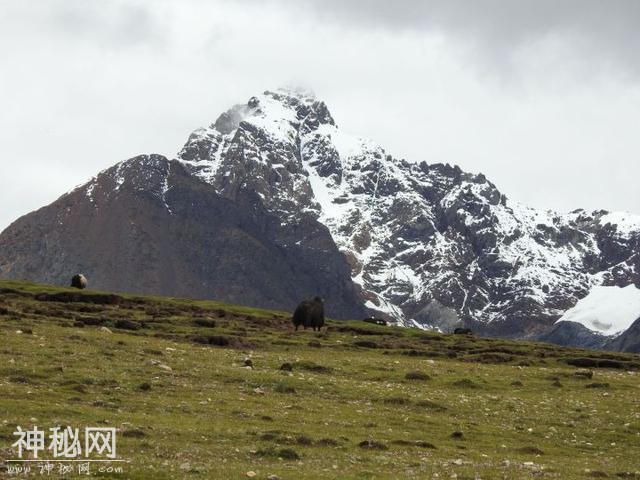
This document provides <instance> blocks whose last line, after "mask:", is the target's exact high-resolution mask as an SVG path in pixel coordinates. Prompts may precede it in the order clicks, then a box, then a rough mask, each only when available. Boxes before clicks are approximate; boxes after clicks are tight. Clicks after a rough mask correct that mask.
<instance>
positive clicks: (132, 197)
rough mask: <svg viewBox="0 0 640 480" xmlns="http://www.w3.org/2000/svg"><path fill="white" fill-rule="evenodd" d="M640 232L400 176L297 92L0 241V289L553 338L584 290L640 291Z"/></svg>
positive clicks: (236, 110) (269, 98) (630, 220)
mask: <svg viewBox="0 0 640 480" xmlns="http://www.w3.org/2000/svg"><path fill="white" fill-rule="evenodd" d="M639 252H640V219H639V218H638V217H634V216H631V215H625V214H616V213H609V212H606V211H597V212H591V213H589V212H585V211H582V210H578V211H575V212H572V213H569V214H560V213H556V212H552V211H540V210H534V209H531V208H528V207H524V206H522V205H519V204H517V203H515V202H511V201H510V200H508V199H507V198H506V197H505V196H504V195H503V194H502V193H501V192H500V191H498V189H497V188H496V187H495V185H493V184H492V183H491V182H490V181H488V180H487V179H486V178H485V177H484V175H482V174H478V175H474V174H470V173H465V172H463V171H462V170H461V169H460V168H458V167H456V166H450V165H442V164H427V163H425V162H422V163H410V162H407V161H405V160H402V159H396V158H394V157H392V156H391V155H389V154H387V152H386V151H385V150H384V149H383V148H382V147H380V146H379V145H377V144H375V143H374V142H371V141H369V140H366V139H363V138H359V137H354V136H350V135H348V134H346V133H344V132H343V131H342V130H341V129H340V128H338V126H337V125H336V122H335V121H334V119H333V117H332V116H331V113H330V112H329V110H328V108H327V106H326V105H325V104H324V103H323V102H322V101H319V100H317V99H316V98H315V97H313V96H312V95H310V94H307V93H304V92H293V91H278V92H265V93H264V94H262V95H258V96H256V97H252V98H251V99H249V101H248V102H247V103H246V104H243V105H236V106H235V107H233V108H231V109H230V110H229V111H227V112H225V113H223V114H222V115H221V116H220V117H219V118H218V119H217V120H216V122H214V123H213V124H212V125H210V126H209V127H206V128H202V129H198V130H196V131H195V132H194V133H193V134H192V135H191V136H190V137H189V139H188V141H187V143H186V144H185V145H184V147H183V148H182V149H181V150H180V152H179V153H178V155H177V157H176V159H175V160H171V161H168V160H166V159H165V158H163V157H159V156H154V155H152V156H148V157H147V156H143V157H137V158H135V159H131V160H128V161H126V162H122V163H119V164H118V165H116V166H115V167H113V168H111V169H109V170H107V171H105V172H103V173H101V174H100V175H98V176H97V177H96V178H94V179H92V180H91V181H90V182H88V183H87V184H86V185H83V186H82V187H79V188H78V189H76V190H75V191H73V192H71V193H70V194H68V195H65V196H63V197H61V198H60V199H59V200H58V201H56V202H55V203H53V204H52V205H50V206H48V207H45V208H44V209H41V210H39V211H37V212H34V213H32V214H29V215H27V216H25V217H23V218H22V219H20V220H18V221H17V222H16V223H14V224H13V225H11V226H10V227H9V228H8V229H7V230H6V231H5V232H3V233H2V235H0V276H1V277H4V278H24V279H29V280H36V281H48V282H53V283H67V282H68V279H69V278H70V276H71V274H73V273H75V272H76V271H82V272H84V273H86V274H87V275H88V277H89V280H90V282H91V285H92V286H94V287H100V288H109V289H115V290H126V291H137V292H147V293H163V294H170V295H188V296H198V297H201V296H205V297H213V298H218V299H221V300H227V301H232V302H237V303H245V304H250V305H257V306H265V307H275V308H291V307H292V306H294V304H295V303H296V301H298V300H299V299H301V298H302V297H305V296H311V295H315V294H319V295H323V296H325V297H326V300H327V311H328V314H329V315H333V316H336V317H341V318H342V317H356V316H360V315H362V314H364V313H365V312H364V307H366V309H367V313H369V314H374V315H378V316H383V317H386V318H389V319H393V320H394V321H396V322H397V323H399V324H403V325H408V326H412V325H418V326H424V327H429V328H438V329H441V330H444V331H447V330H450V329H452V328H453V327H454V326H458V325H460V324H466V325H468V326H471V327H472V328H473V329H474V330H475V331H477V332H480V333H483V334H487V335H499V336H508V337H519V338H533V337H536V336H538V335H540V334H542V333H544V332H547V331H548V330H549V329H550V328H551V326H552V325H553V323H554V322H555V320H557V319H558V318H559V317H560V316H561V315H562V313H563V312H564V311H566V310H567V309H568V308H570V307H571V306H573V305H574V304H575V303H576V302H577V301H578V299H579V298H581V297H584V296H585V295H586V294H587V293H588V292H589V290H590V289H591V288H592V287H593V286H594V285H618V286H624V285H628V284H631V283H636V284H639V285H640V255H638V253H639Z"/></svg>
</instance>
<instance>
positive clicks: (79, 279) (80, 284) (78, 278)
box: [71, 273, 88, 290]
mask: <svg viewBox="0 0 640 480" xmlns="http://www.w3.org/2000/svg"><path fill="white" fill-rule="evenodd" d="M87 284H88V282H87V278H86V277H85V276H84V275H82V274H81V273H78V274H76V275H74V276H73V277H71V286H72V287H73V288H79V289H80V290H83V289H85V288H87Z"/></svg>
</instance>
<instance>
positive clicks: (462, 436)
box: [449, 430, 464, 440]
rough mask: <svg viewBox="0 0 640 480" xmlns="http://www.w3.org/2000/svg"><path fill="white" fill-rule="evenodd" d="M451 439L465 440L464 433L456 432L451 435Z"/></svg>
mask: <svg viewBox="0 0 640 480" xmlns="http://www.w3.org/2000/svg"><path fill="white" fill-rule="evenodd" d="M449 436H450V437H451V438H453V439H454V440H462V439H464V433H462V432H461V431H459V430H456V431H455V432H453V433H452V434H451V435H449Z"/></svg>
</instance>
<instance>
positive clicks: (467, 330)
mask: <svg viewBox="0 0 640 480" xmlns="http://www.w3.org/2000/svg"><path fill="white" fill-rule="evenodd" d="M453 333H454V334H456V335H473V332H472V331H471V329H470V328H461V327H458V328H456V329H455V330H454V331H453Z"/></svg>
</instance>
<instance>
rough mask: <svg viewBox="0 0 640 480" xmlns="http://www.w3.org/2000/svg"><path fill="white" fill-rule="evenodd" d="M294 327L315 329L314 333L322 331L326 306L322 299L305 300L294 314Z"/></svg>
mask: <svg viewBox="0 0 640 480" xmlns="http://www.w3.org/2000/svg"><path fill="white" fill-rule="evenodd" d="M291 320H292V322H293V325H294V326H295V327H296V331H297V330H298V327H299V326H300V325H302V326H303V327H304V329H305V330H306V329H307V327H311V328H313V330H314V331H316V330H318V331H319V330H320V328H322V326H323V325H324V305H323V301H322V298H320V297H313V298H312V299H311V300H303V301H302V302H300V305H298V307H297V308H296V311H295V312H293V318H292V319H291Z"/></svg>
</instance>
